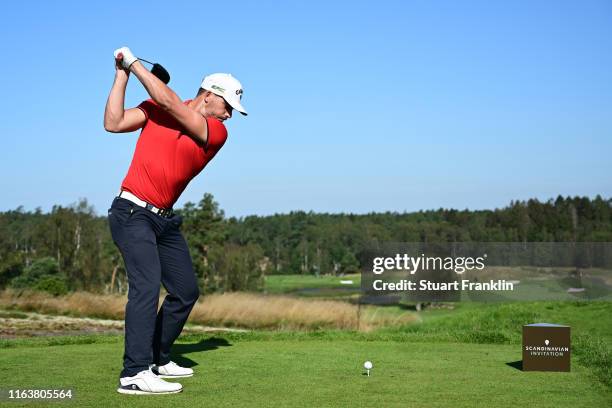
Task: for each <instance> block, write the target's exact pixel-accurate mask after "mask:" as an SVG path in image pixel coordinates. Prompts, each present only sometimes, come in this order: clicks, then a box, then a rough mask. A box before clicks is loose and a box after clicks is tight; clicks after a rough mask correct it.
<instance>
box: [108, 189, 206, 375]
mask: <svg viewBox="0 0 612 408" xmlns="http://www.w3.org/2000/svg"><path fill="white" fill-rule="evenodd" d="M108 222H109V225H110V230H111V234H112V237H113V241H114V242H115V245H117V247H118V248H119V251H120V252H121V255H122V256H123V261H124V263H125V269H126V271H127V276H128V302H127V305H126V306H125V352H124V355H123V370H122V371H121V374H120V377H130V376H133V375H135V374H137V373H138V372H140V371H142V370H146V369H148V368H149V364H158V365H164V364H167V363H168V362H169V361H170V348H171V346H172V344H173V343H174V341H175V340H176V339H177V338H178V336H179V334H180V333H181V331H182V330H183V326H184V324H185V322H186V321H187V317H188V316H189V313H190V312H191V309H192V308H193V305H194V304H195V302H196V301H197V299H198V297H199V295H200V293H199V290H198V282H197V278H196V276H195V273H194V270H193V264H192V262H191V256H190V255H189V249H188V248H187V243H186V242H185V238H184V237H183V235H182V234H181V231H180V226H181V224H182V223H183V219H182V217H181V216H179V215H177V214H174V215H173V216H171V217H169V218H164V217H162V216H160V215H157V214H154V213H152V212H151V211H149V210H147V209H145V208H142V207H140V206H138V205H136V204H134V203H132V202H131V201H129V200H126V199H124V198H121V197H115V199H114V200H113V203H112V205H111V208H110V209H109V210H108ZM160 283H161V284H163V285H164V288H166V291H167V292H168V295H167V296H166V298H165V299H164V301H163V303H162V306H161V308H160V309H159V312H158V310H157V309H158V303H159V291H160Z"/></svg>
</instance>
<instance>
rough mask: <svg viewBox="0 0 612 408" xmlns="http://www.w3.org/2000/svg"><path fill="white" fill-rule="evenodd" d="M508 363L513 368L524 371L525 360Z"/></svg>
mask: <svg viewBox="0 0 612 408" xmlns="http://www.w3.org/2000/svg"><path fill="white" fill-rule="evenodd" d="M506 365H507V366H510V367H512V368H516V369H517V370H520V371H523V360H519V361H513V362H511V363H506Z"/></svg>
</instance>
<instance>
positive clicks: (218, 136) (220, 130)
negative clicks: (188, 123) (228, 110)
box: [206, 117, 227, 150]
mask: <svg viewBox="0 0 612 408" xmlns="http://www.w3.org/2000/svg"><path fill="white" fill-rule="evenodd" d="M206 124H207V126H208V142H207V143H206V149H208V148H213V149H214V150H219V149H220V148H221V147H223V144H225V141H226V140H227V129H226V128H225V125H223V123H222V122H221V121H220V120H218V119H215V118H211V117H208V118H206Z"/></svg>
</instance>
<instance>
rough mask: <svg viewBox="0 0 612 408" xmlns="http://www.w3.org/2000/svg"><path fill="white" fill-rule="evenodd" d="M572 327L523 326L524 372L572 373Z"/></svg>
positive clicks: (552, 325)
mask: <svg viewBox="0 0 612 408" xmlns="http://www.w3.org/2000/svg"><path fill="white" fill-rule="evenodd" d="M570 350H571V345H570V327H569V326H563V325H559V324H551V323H534V324H527V325H524V326H523V370H524V371H570Z"/></svg>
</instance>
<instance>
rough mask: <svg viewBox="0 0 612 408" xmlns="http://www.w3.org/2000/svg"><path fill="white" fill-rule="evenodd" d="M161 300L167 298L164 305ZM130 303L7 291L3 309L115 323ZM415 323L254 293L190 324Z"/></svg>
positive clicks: (217, 304)
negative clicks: (92, 318) (104, 320)
mask: <svg viewBox="0 0 612 408" xmlns="http://www.w3.org/2000/svg"><path fill="white" fill-rule="evenodd" d="M162 299H163V296H162V297H160V305H161V301H162ZM126 301H127V297H126V296H119V295H98V294H93V293H86V292H75V293H71V294H69V295H66V296H62V297H53V296H51V295H49V294H46V293H43V292H31V291H27V292H17V291H10V290H7V291H4V292H1V293H0V306H2V307H4V308H5V309H14V310H22V311H32V312H38V313H45V314H64V315H70V316H81V317H98V318H105V319H116V320H122V319H123V317H124V309H125V303H126ZM359 312H361V313H359ZM414 320H415V315H414V314H412V313H401V314H397V313H384V312H382V313H381V312H380V311H378V310H377V309H375V308H368V307H364V308H362V310H361V311H360V310H358V307H357V306H356V305H353V304H349V303H347V302H342V301H334V300H313V299H301V298H295V297H291V296H282V295H260V294H252V293H226V294H222V295H209V296H203V297H202V298H200V300H199V301H198V303H197V304H196V305H195V307H194V309H193V311H192V312H191V315H190V318H189V322H191V323H197V324H202V325H213V326H219V325H220V326H225V327H242V328H250V329H283V330H287V329H290V330H320V329H359V330H365V331H368V330H372V329H375V328H379V327H384V326H390V325H401V324H407V323H409V322H412V321H414Z"/></svg>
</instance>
